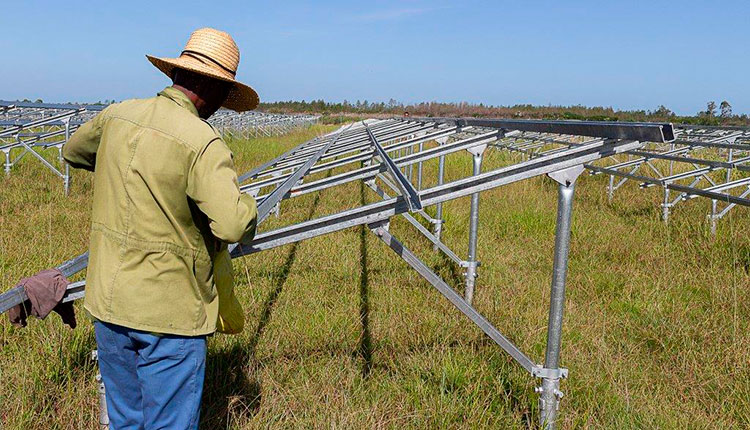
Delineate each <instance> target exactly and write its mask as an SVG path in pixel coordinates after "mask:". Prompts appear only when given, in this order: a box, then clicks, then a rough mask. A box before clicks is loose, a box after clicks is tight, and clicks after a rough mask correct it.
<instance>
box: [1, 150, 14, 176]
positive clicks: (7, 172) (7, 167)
mask: <svg viewBox="0 0 750 430" xmlns="http://www.w3.org/2000/svg"><path fill="white" fill-rule="evenodd" d="M3 152H5V176H10V168H11V166H13V164H12V163H11V162H10V149H8V150H7V151H3Z"/></svg>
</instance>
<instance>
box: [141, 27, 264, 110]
mask: <svg viewBox="0 0 750 430" xmlns="http://www.w3.org/2000/svg"><path fill="white" fill-rule="evenodd" d="M146 58H148V60H149V61H150V62H151V63H152V64H153V65H154V66H156V68H157V69H159V70H161V71H162V72H164V74H166V75H167V76H169V77H170V78H172V76H173V72H174V69H175V68H176V67H178V68H180V69H186V70H190V71H192V72H196V73H200V74H202V75H205V76H209V77H211V78H216V79H220V80H222V81H226V82H231V83H233V84H234V86H232V89H231V90H230V91H229V96H227V100H226V101H225V102H224V104H223V105H222V106H224V107H225V108H228V109H232V110H234V111H237V112H242V111H246V110H251V109H255V108H256V107H257V106H258V102H259V101H260V100H259V99H258V93H256V92H255V90H254V89H252V88H250V86H248V85H245V84H243V83H241V82H238V81H236V80H235V79H234V76H235V74H236V73H237V66H238V65H239V64H240V50H239V48H237V44H236V43H234V40H233V39H232V36H230V35H229V34H227V33H225V32H223V31H219V30H215V29H213V28H201V29H199V30H195V31H194V32H193V34H191V35H190V40H188V42H187V45H185V49H184V50H183V51H182V53H181V54H180V56H179V57H178V58H159V57H154V56H151V55H146Z"/></svg>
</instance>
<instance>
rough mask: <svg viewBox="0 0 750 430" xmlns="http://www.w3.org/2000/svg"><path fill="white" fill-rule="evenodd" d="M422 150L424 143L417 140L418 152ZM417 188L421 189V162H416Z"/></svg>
mask: <svg viewBox="0 0 750 430" xmlns="http://www.w3.org/2000/svg"><path fill="white" fill-rule="evenodd" d="M423 150H424V143H423V142H419V152H422V151H423ZM417 189H418V190H420V191H421V190H422V162H421V161H420V162H419V163H418V164H417Z"/></svg>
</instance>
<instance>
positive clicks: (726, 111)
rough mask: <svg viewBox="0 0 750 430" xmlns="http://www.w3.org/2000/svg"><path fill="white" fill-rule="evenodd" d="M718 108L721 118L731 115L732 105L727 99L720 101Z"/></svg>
mask: <svg viewBox="0 0 750 430" xmlns="http://www.w3.org/2000/svg"><path fill="white" fill-rule="evenodd" d="M719 109H721V114H720V115H721V117H722V118H729V117H731V116H732V105H730V104H729V102H728V101H726V100H724V101H723V102H721V104H720V105H719Z"/></svg>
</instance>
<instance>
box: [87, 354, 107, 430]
mask: <svg viewBox="0 0 750 430" xmlns="http://www.w3.org/2000/svg"><path fill="white" fill-rule="evenodd" d="M91 358H92V359H94V361H96V362H97V363H98V362H99V353H98V351H97V350H94V351H92V352H91ZM98 367H99V366H98V365H97V368H98ZM96 382H97V384H98V387H97V388H98V392H99V428H100V429H102V430H107V429H108V428H109V413H108V412H107V396H106V390H105V389H104V381H103V380H102V374H101V373H99V371H98V370H97V372H96Z"/></svg>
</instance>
